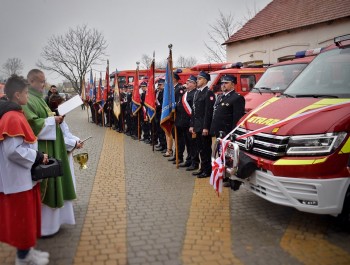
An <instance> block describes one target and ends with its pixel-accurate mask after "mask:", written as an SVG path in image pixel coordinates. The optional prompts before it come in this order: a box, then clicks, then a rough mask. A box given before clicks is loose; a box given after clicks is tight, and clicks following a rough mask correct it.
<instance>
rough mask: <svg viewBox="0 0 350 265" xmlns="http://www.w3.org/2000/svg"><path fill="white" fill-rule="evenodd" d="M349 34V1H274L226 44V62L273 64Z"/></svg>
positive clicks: (326, 44) (323, 45)
mask: <svg viewBox="0 0 350 265" xmlns="http://www.w3.org/2000/svg"><path fill="white" fill-rule="evenodd" d="M345 34H350V0H332V1H329V0H328V1H325V0H273V1H272V2H271V3H270V4H268V5H267V6H266V7H265V8H264V9H262V10H261V11H260V12H259V13H258V14H257V15H256V16H255V17H254V18H252V19H251V20H249V21H248V22H247V23H246V24H245V25H244V26H243V27H242V28H241V29H240V30H238V31H237V32H236V33H235V34H233V35H232V36H231V37H230V38H229V39H228V40H227V41H226V42H225V43H224V44H226V50H227V61H228V62H246V61H252V60H263V62H264V63H275V62H278V61H280V60H283V59H284V58H289V57H291V56H294V55H295V53H296V52H297V51H302V50H307V49H313V48H319V47H325V46H328V45H329V44H331V43H333V39H334V37H337V36H340V35H345Z"/></svg>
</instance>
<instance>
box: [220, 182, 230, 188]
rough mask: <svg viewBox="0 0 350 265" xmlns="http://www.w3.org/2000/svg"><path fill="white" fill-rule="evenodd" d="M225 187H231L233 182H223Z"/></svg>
mask: <svg viewBox="0 0 350 265" xmlns="http://www.w3.org/2000/svg"><path fill="white" fill-rule="evenodd" d="M222 186H224V187H225V188H228V187H231V183H230V182H229V181H226V182H224V183H223V185H222Z"/></svg>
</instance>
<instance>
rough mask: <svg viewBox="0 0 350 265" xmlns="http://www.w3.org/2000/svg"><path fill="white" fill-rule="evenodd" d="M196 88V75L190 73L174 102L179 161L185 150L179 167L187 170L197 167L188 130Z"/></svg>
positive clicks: (193, 142)
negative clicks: (181, 91) (185, 155)
mask: <svg viewBox="0 0 350 265" xmlns="http://www.w3.org/2000/svg"><path fill="white" fill-rule="evenodd" d="M196 88H197V77H195V76H193V75H191V76H190V77H189V78H188V79H187V81H186V91H185V93H184V94H183V95H182V96H181V97H179V99H178V101H177V102H176V119H175V126H176V128H177V135H178V147H179V148H178V149H179V161H182V160H183V153H184V151H185V146H186V151H187V157H186V161H185V162H183V163H181V164H180V165H179V166H180V167H187V169H186V170H187V171H191V170H195V169H198V167H199V156H198V152H196V150H197V148H195V141H194V140H193V139H192V134H191V133H190V132H189V128H190V119H191V115H192V108H193V97H194V94H195V92H196Z"/></svg>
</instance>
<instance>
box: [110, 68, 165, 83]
mask: <svg viewBox="0 0 350 265" xmlns="http://www.w3.org/2000/svg"><path fill="white" fill-rule="evenodd" d="M148 72H149V70H139V79H140V80H141V79H143V78H144V77H146V76H147V74H148ZM164 74H165V70H164V69H156V70H155V75H156V76H160V75H164ZM135 75H136V70H122V71H118V72H117V76H118V86H119V88H121V87H123V86H124V85H125V84H130V83H133V82H134V79H135ZM109 77H110V82H111V85H112V86H114V78H115V72H113V73H111V74H110V75H109Z"/></svg>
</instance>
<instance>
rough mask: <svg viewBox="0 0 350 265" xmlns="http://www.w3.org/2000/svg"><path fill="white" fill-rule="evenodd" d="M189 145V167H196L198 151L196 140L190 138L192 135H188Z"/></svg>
mask: <svg viewBox="0 0 350 265" xmlns="http://www.w3.org/2000/svg"><path fill="white" fill-rule="evenodd" d="M189 144H190V161H191V165H192V166H195V167H197V166H198V165H199V163H200V161H199V151H198V147H197V140H196V138H192V134H190V143H189ZM186 160H187V159H186Z"/></svg>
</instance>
